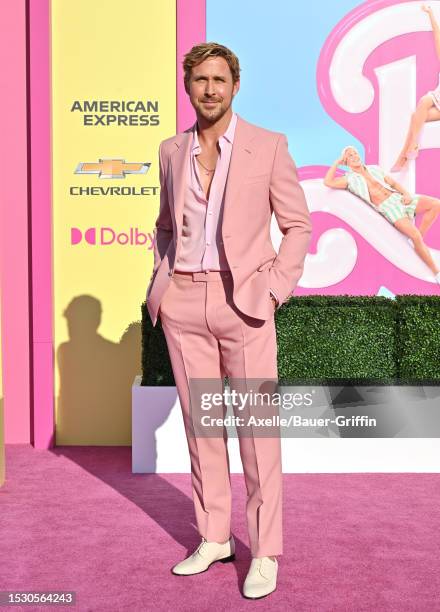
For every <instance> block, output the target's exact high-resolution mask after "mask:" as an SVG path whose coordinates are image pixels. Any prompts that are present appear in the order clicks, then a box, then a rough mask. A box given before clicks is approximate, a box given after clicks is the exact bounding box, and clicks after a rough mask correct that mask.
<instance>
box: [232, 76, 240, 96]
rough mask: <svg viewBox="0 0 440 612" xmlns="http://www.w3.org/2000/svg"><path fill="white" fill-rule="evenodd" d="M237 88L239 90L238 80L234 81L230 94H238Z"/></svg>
mask: <svg viewBox="0 0 440 612" xmlns="http://www.w3.org/2000/svg"><path fill="white" fill-rule="evenodd" d="M239 90H240V80H238V81H235V83H234V87H233V89H232V95H233V96H235V95H236V94H238V92H239Z"/></svg>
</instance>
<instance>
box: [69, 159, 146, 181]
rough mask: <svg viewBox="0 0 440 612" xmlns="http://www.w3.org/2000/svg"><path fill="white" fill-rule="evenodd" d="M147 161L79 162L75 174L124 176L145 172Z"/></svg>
mask: <svg viewBox="0 0 440 612" xmlns="http://www.w3.org/2000/svg"><path fill="white" fill-rule="evenodd" d="M150 166H151V164H150V163H149V162H146V163H142V162H126V161H125V159H100V160H99V162H80V163H79V164H78V165H77V167H76V170H75V174H98V175H99V178H113V179H115V178H125V175H126V174H146V173H147V172H148V169H149V167H150Z"/></svg>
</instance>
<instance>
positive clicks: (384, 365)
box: [276, 296, 397, 384]
mask: <svg viewBox="0 0 440 612" xmlns="http://www.w3.org/2000/svg"><path fill="white" fill-rule="evenodd" d="M395 318H396V308H395V305H394V302H393V301H392V300H389V299H387V298H384V297H350V296H304V297H294V298H291V299H290V300H289V301H288V302H287V304H286V305H285V306H284V307H283V308H280V310H279V312H278V315H277V317H276V328H277V342H278V377H279V379H280V382H284V383H285V384H287V383H291V384H296V383H298V382H302V383H304V384H312V383H317V384H320V383H336V384H337V383H341V382H344V381H345V382H348V381H350V382H352V383H355V382H361V381H363V382H364V381H366V380H368V381H370V382H373V381H375V382H378V383H379V382H380V383H384V382H390V381H392V380H394V379H395V378H396V377H397V364H396V333H395V328H396V325H395Z"/></svg>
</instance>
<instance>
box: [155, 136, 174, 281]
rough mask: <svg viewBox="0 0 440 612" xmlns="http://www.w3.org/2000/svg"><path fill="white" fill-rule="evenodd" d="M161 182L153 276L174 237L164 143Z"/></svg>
mask: <svg viewBox="0 0 440 612" xmlns="http://www.w3.org/2000/svg"><path fill="white" fill-rule="evenodd" d="M159 182H160V207H159V216H158V217H157V219H156V223H155V227H154V230H153V235H154V265H153V274H152V276H153V275H154V274H155V272H156V270H157V268H158V267H159V265H160V262H161V261H162V259H163V257H164V255H165V253H166V252H167V249H168V245H169V243H170V241H171V239H172V237H173V221H172V218H171V211H170V205H169V199H168V190H167V180H166V173H165V166H164V160H163V151H162V143H161V144H160V146H159Z"/></svg>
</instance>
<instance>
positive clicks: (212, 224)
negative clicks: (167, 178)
mask: <svg viewBox="0 0 440 612" xmlns="http://www.w3.org/2000/svg"><path fill="white" fill-rule="evenodd" d="M236 124H237V115H236V113H233V114H232V117H231V121H230V122H229V125H228V128H227V130H226V132H225V133H224V134H223V135H222V136H220V138H219V140H218V145H219V148H220V152H219V155H218V158H217V163H216V166H215V171H214V175H213V177H212V182H211V187H210V190H209V198H208V199H206V197H205V194H204V192H203V187H202V183H201V180H200V169H199V167H198V166H199V165H198V163H197V160H196V156H197V155H199V153H201V151H202V149H201V147H200V144H199V139H198V136H197V122H196V123H195V124H194V127H193V142H192V147H191V151H190V160H189V164H188V175H187V182H186V186H185V200H184V206H183V223H182V241H181V248H180V253H179V258H178V260H177V262H176V265H175V270H177V271H182V272H204V271H208V270H227V271H229V269H230V268H229V265H228V262H227V259H226V255H225V249H224V246H223V240H222V235H221V226H222V223H221V221H222V215H223V206H224V194H225V186H226V179H227V176H228V170H229V163H230V161H231V154H232V145H233V142H234V133H235V126H236ZM271 293H272V295H273V296H274V297H275V299H276V300H277V301H278V298H277V296H276V294H275V293H274V292H273V291H272V290H271Z"/></svg>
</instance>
